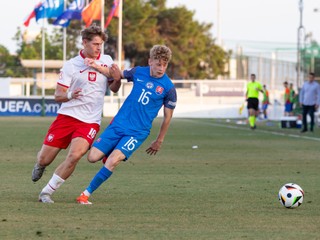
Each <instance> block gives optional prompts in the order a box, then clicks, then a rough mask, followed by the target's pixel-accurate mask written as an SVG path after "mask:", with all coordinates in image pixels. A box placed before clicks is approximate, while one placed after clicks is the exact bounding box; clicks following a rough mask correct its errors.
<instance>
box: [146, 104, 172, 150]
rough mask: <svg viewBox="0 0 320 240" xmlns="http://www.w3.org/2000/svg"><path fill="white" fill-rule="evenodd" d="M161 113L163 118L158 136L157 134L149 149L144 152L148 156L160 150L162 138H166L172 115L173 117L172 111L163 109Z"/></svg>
mask: <svg viewBox="0 0 320 240" xmlns="http://www.w3.org/2000/svg"><path fill="white" fill-rule="evenodd" d="M163 111H164V117H163V121H162V123H161V127H160V131H159V134H158V136H157V138H156V140H154V141H153V142H152V143H151V145H150V147H149V148H148V149H147V150H146V152H147V154H150V155H156V154H157V152H158V151H159V150H160V148H161V145H162V143H163V141H164V137H165V136H166V134H167V131H168V129H169V126H170V122H171V119H172V115H173V109H170V108H166V107H164V108H163Z"/></svg>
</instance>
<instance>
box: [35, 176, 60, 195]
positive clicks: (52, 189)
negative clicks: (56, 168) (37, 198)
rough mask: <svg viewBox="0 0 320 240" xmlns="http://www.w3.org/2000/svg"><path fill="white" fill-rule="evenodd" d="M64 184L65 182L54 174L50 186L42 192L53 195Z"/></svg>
mask: <svg viewBox="0 0 320 240" xmlns="http://www.w3.org/2000/svg"><path fill="white" fill-rule="evenodd" d="M62 183H64V180H63V179H62V178H61V177H59V176H58V175H57V174H55V173H54V174H53V176H52V178H51V179H50V181H49V182H48V184H47V185H46V186H45V187H44V188H43V189H42V191H41V192H42V193H48V194H50V195H51V194H52V193H54V192H55V191H56V190H57V189H58V188H59V187H60V186H61V185H62Z"/></svg>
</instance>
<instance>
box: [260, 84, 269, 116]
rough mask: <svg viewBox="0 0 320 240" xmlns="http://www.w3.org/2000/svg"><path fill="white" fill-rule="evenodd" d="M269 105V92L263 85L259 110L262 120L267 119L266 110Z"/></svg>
mask: <svg viewBox="0 0 320 240" xmlns="http://www.w3.org/2000/svg"><path fill="white" fill-rule="evenodd" d="M269 104H270V101H269V91H268V90H267V86H266V85H263V99H262V108H261V110H262V113H263V117H264V119H268V113H267V109H268V106H269Z"/></svg>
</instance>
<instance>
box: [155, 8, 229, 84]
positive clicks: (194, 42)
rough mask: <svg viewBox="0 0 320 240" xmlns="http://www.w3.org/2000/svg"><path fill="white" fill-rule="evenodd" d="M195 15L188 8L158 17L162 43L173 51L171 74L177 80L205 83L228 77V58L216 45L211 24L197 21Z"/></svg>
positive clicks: (165, 10)
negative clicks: (201, 81)
mask: <svg viewBox="0 0 320 240" xmlns="http://www.w3.org/2000/svg"><path fill="white" fill-rule="evenodd" d="M193 17H194V13H193V12H191V11H189V10H187V9H186V8H185V7H176V8H171V9H164V10H163V11H161V13H160V14H159V15H158V26H159V27H158V29H159V34H160V36H161V39H162V42H163V43H165V44H167V45H168V46H169V47H171V49H172V51H173V53H174V54H173V59H172V65H171V72H172V73H174V77H175V78H184V79H190V78H192V79H204V78H215V77H217V76H218V75H219V74H222V75H223V74H225V72H224V64H225V63H226V61H227V59H228V54H227V53H226V52H224V51H223V49H221V48H220V47H219V46H217V45H216V44H215V43H214V40H213V39H212V37H211V35H210V33H209V31H210V29H211V27H212V25H211V24H200V23H199V22H198V21H194V20H193Z"/></svg>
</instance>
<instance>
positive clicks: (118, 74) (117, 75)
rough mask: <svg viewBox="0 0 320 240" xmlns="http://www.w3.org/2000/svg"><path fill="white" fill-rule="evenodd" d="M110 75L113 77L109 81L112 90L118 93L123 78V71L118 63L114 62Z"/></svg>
mask: <svg viewBox="0 0 320 240" xmlns="http://www.w3.org/2000/svg"><path fill="white" fill-rule="evenodd" d="M109 70H110V77H111V78H112V79H113V80H112V81H110V82H109V88H110V90H111V91H112V92H114V93H116V92H118V91H119V88H120V87H121V79H122V78H123V72H122V71H121V70H120V69H119V67H118V65H116V64H112V66H111V67H110V69H109Z"/></svg>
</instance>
